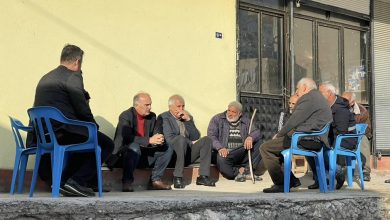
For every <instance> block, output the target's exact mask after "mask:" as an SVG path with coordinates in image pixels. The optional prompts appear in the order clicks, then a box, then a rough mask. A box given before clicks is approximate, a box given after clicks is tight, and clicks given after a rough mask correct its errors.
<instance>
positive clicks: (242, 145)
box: [207, 101, 260, 182]
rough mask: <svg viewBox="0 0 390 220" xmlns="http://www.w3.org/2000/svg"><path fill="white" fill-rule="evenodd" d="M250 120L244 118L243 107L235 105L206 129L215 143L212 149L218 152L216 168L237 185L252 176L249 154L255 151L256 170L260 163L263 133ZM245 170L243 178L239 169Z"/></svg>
mask: <svg viewBox="0 0 390 220" xmlns="http://www.w3.org/2000/svg"><path fill="white" fill-rule="evenodd" d="M249 124H250V119H249V118H248V117H245V116H243V115H242V105H241V103H239V102H237V101H234V102H231V103H230V104H229V105H228V109H227V110H226V111H225V112H222V113H219V114H217V115H215V116H214V117H213V118H212V119H211V121H210V124H209V127H208V129H207V136H208V137H209V138H211V140H212V141H213V149H214V150H215V152H217V167H218V169H219V171H220V172H221V174H222V175H223V176H224V177H225V178H227V179H229V180H232V179H235V180H236V181H237V182H244V181H245V180H246V176H247V175H248V174H249V164H248V150H250V151H252V161H253V164H252V165H253V167H257V164H258V163H259V161H260V157H259V156H260V155H259V147H260V142H259V140H260V131H259V129H257V128H256V126H254V125H252V131H249ZM240 167H245V171H244V173H243V174H241V175H240V174H239V168H240Z"/></svg>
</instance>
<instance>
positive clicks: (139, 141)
mask: <svg viewBox="0 0 390 220" xmlns="http://www.w3.org/2000/svg"><path fill="white" fill-rule="evenodd" d="M151 106H152V100H151V98H150V95H149V94H148V93H145V92H140V93H138V94H136V95H135V96H134V98H133V107H131V108H129V109H128V110H126V111H124V112H122V114H121V115H120V116H119V122H118V126H117V128H116V132H115V139H114V143H115V149H114V151H113V155H112V156H111V158H113V157H117V156H118V155H119V154H122V157H123V177H122V191H123V192H132V191H134V189H133V187H132V183H133V181H134V176H133V173H134V169H135V168H136V167H137V166H139V165H140V164H144V165H145V164H146V166H153V164H154V167H153V170H152V175H151V177H150V181H149V186H148V188H149V189H155V190H170V189H171V186H170V185H167V184H165V183H163V182H162V181H161V178H162V177H163V175H164V171H165V168H166V167H167V166H168V164H169V161H170V159H171V157H172V152H173V151H172V150H171V149H170V148H168V146H166V145H164V136H163V135H162V129H161V125H158V123H157V122H156V114H154V113H153V112H151V111H150V110H151ZM140 159H141V161H140Z"/></svg>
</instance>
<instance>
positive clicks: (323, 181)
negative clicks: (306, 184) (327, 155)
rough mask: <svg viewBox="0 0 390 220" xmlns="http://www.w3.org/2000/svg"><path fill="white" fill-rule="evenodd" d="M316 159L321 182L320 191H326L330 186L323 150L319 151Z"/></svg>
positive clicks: (319, 181)
mask: <svg viewBox="0 0 390 220" xmlns="http://www.w3.org/2000/svg"><path fill="white" fill-rule="evenodd" d="M315 161H316V169H317V178H318V183H319V184H320V192H323V193H326V191H327V188H328V186H327V183H326V174H325V165H324V155H323V152H320V153H318V155H317V158H316V160H315Z"/></svg>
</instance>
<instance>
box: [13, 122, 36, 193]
mask: <svg viewBox="0 0 390 220" xmlns="http://www.w3.org/2000/svg"><path fill="white" fill-rule="evenodd" d="M9 119H10V122H11V129H12V134H13V136H14V138H15V145H16V152H15V163H14V170H13V172H12V181H11V190H10V194H14V193H15V184H16V178H17V177H18V176H19V178H18V193H23V188H24V175H25V173H26V166H27V162H28V156H29V155H31V154H35V153H36V150H37V148H36V146H35V147H31V148H26V146H25V144H24V142H23V139H22V135H21V134H20V131H24V132H29V131H32V127H29V126H24V125H23V123H22V122H20V121H19V120H18V119H15V118H13V117H9Z"/></svg>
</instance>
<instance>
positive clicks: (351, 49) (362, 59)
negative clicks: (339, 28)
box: [344, 28, 368, 103]
mask: <svg viewBox="0 0 390 220" xmlns="http://www.w3.org/2000/svg"><path fill="white" fill-rule="evenodd" d="M366 42H367V34H366V33H365V32H363V31H359V30H353V29H348V28H345V29H344V72H345V88H344V89H345V91H350V92H354V93H355V94H356V100H357V101H358V102H362V103H368V91H367V90H368V77H367V64H366V48H367V44H366Z"/></svg>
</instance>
